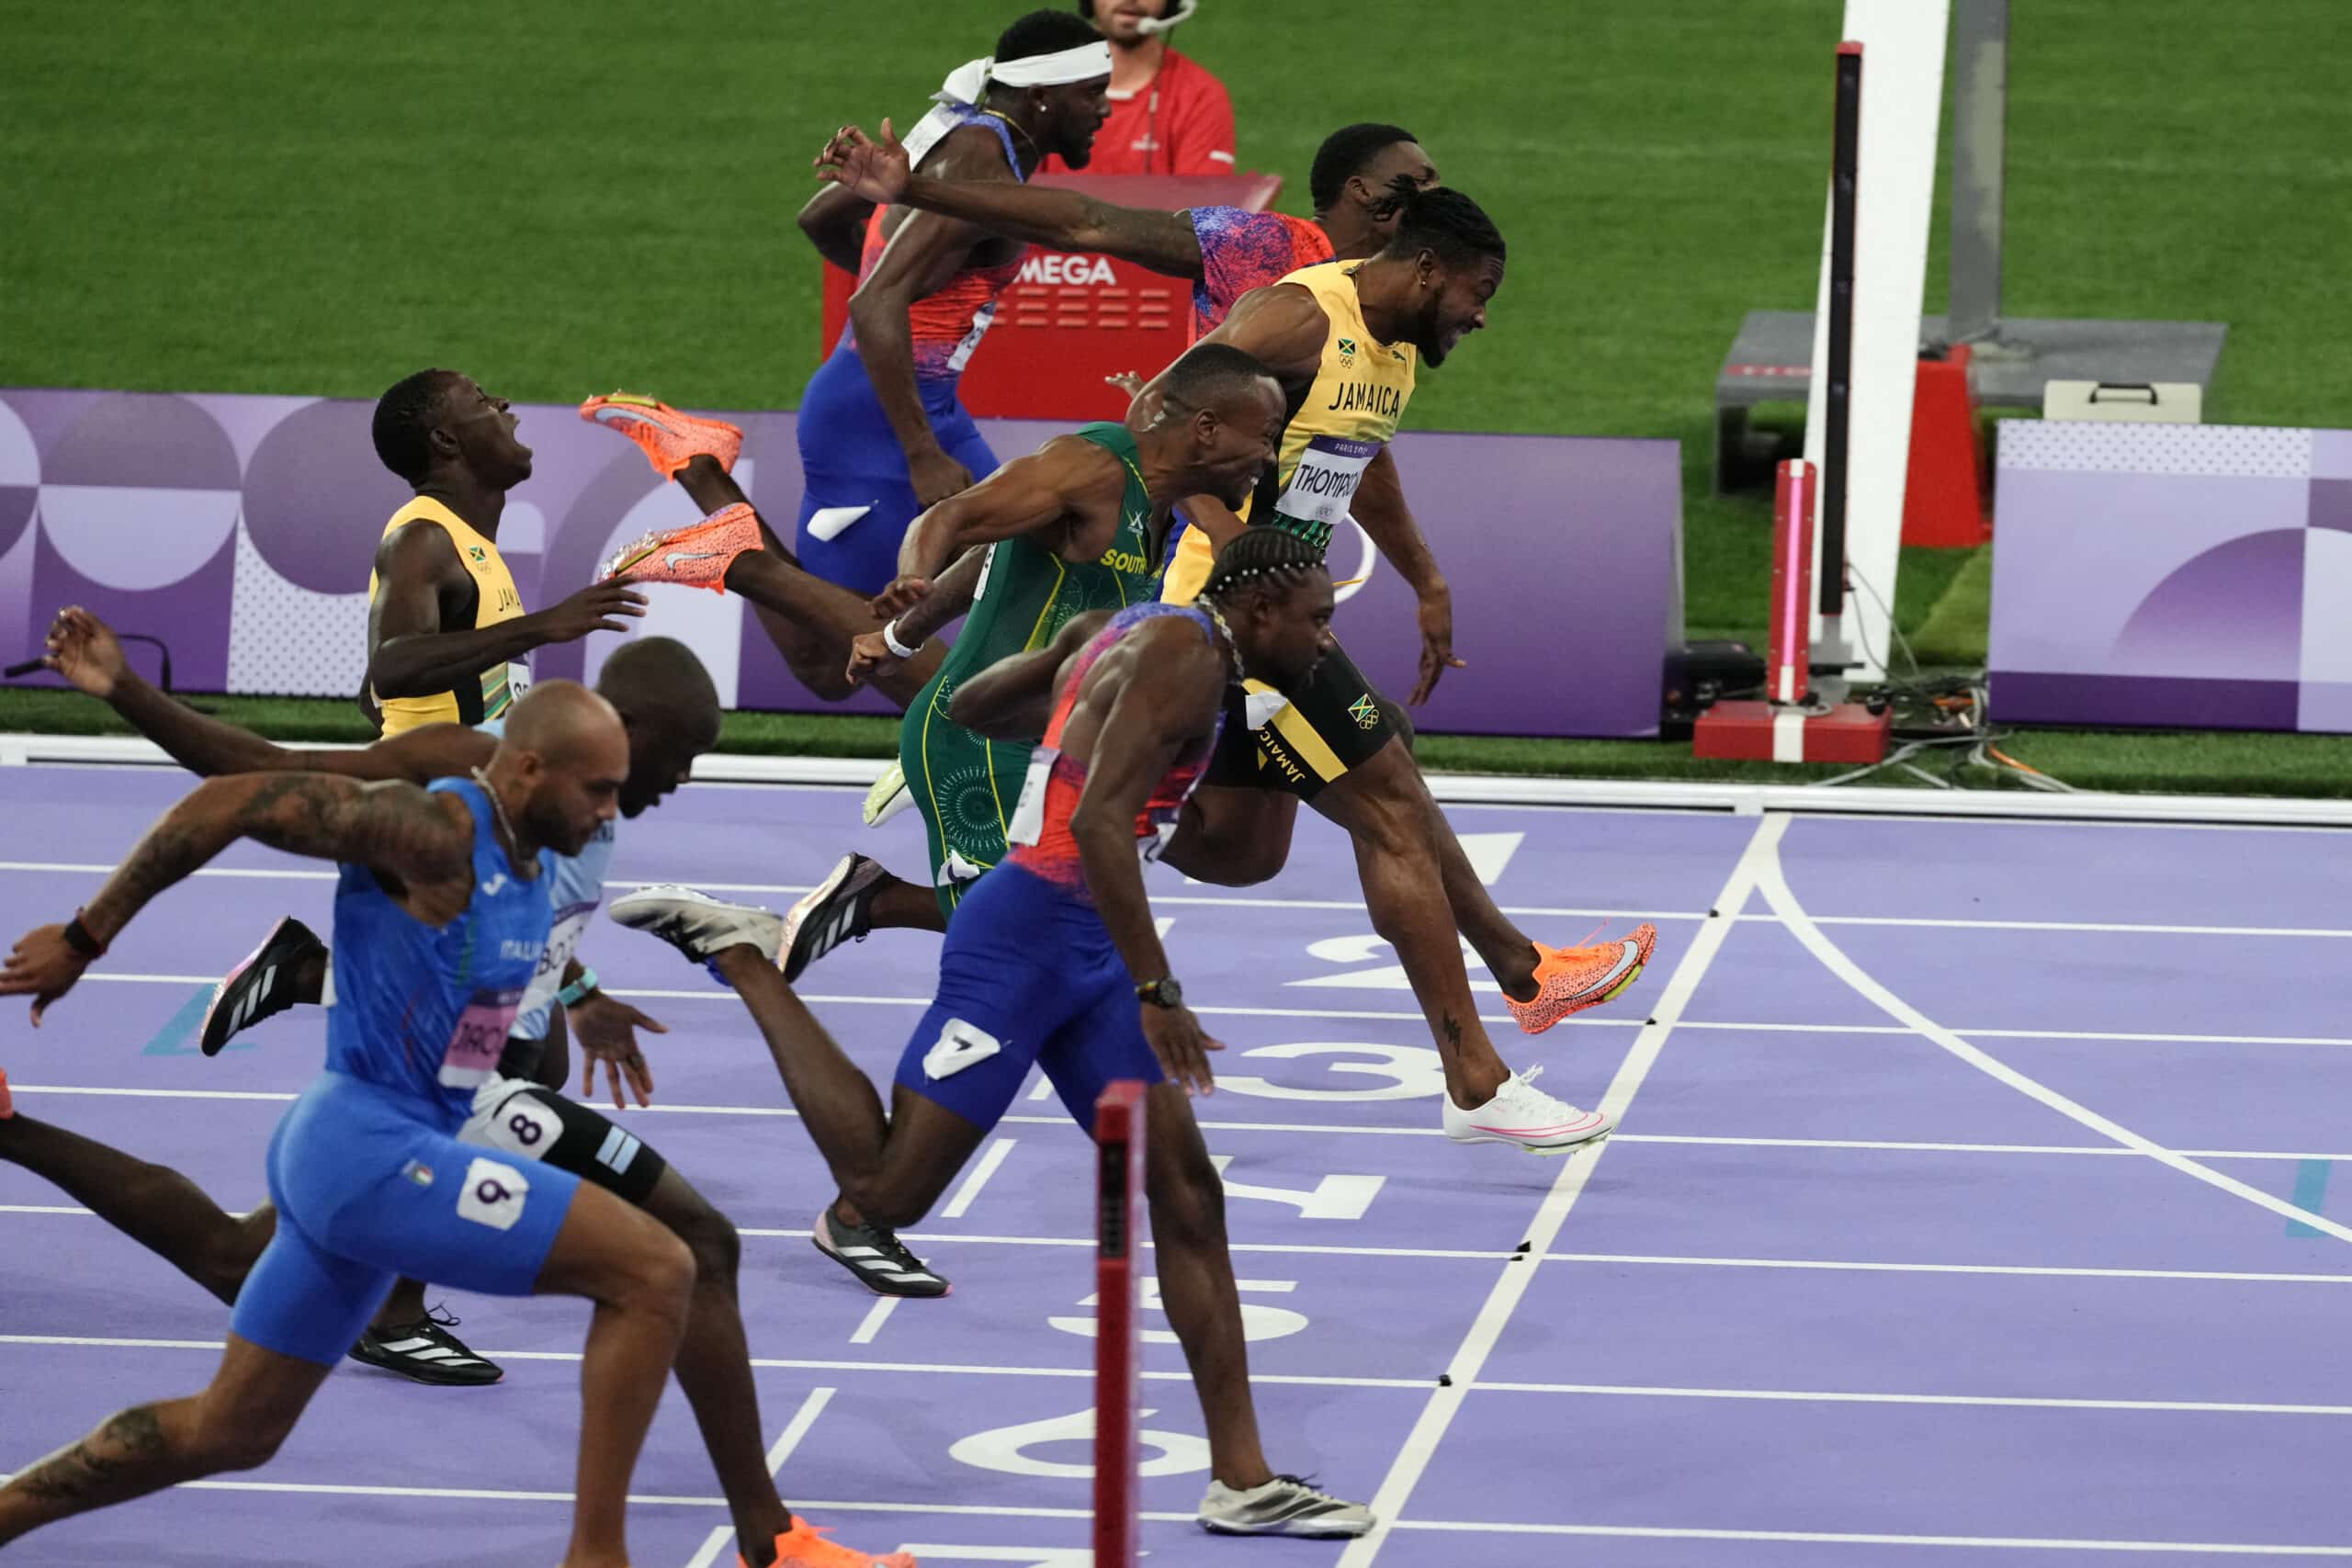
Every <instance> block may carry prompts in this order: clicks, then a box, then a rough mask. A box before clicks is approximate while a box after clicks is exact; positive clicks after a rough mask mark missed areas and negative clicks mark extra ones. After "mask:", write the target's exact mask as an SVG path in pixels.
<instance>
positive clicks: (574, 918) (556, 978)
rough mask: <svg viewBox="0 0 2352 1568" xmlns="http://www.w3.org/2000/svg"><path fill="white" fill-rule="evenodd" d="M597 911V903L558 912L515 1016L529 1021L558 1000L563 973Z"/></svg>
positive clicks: (575, 906)
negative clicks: (590, 919)
mask: <svg viewBox="0 0 2352 1568" xmlns="http://www.w3.org/2000/svg"><path fill="white" fill-rule="evenodd" d="M595 912H596V906H595V905H594V904H574V905H572V906H571V907H570V908H564V909H559V910H557V911H556V917H555V924H554V925H553V926H551V927H549V928H548V943H547V946H545V947H544V948H542V949H540V950H539V966H538V967H537V969H535V970H533V971H532V972H531V983H530V984H529V985H528V986H526V987H524V988H523V999H522V1001H521V1002H520V1003H519V1004H517V1005H516V1007H515V1014H516V1016H518V1017H521V1018H528V1017H530V1016H531V1015H532V1014H533V1013H535V1012H537V1011H538V1010H540V1009H541V1008H544V1007H546V1006H547V1005H548V1003H549V1002H552V1001H554V1000H555V994H556V993H557V992H558V991H560V990H561V989H563V972H564V970H565V969H567V968H568V967H570V966H571V955H572V954H573V953H576V952H578V951H579V949H580V938H581V936H582V934H583V933H584V932H585V931H587V930H588V917H589V916H591V915H593V914H594V913H595Z"/></svg>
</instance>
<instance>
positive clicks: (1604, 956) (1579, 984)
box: [1503, 923, 1657, 1034]
mask: <svg viewBox="0 0 2352 1568" xmlns="http://www.w3.org/2000/svg"><path fill="white" fill-rule="evenodd" d="M1656 947H1657V927H1656V926H1653V925H1649V924H1646V923H1645V924H1643V925H1640V926H1636V927H1635V928H1634V934H1633V935H1631V936H1629V937H1624V938H1623V939H1621V940H1619V941H1616V942H1598V943H1596V944H1594V945H1593V946H1590V947H1546V946H1544V944H1543V943H1542V942H1537V943H1536V944H1535V953H1536V964H1535V984H1536V987H1537V988H1536V992H1535V996H1534V998H1532V1000H1529V1001H1523V1002H1515V1001H1511V999H1510V998H1509V997H1505V998H1503V1000H1504V1001H1505V1002H1506V1003H1508V1004H1509V1005H1510V1011H1511V1016H1512V1017H1513V1018H1516V1019H1517V1020H1519V1027H1520V1031H1521V1032H1522V1033H1526V1034H1541V1033H1543V1032H1544V1031H1545V1030H1547V1029H1549V1028H1551V1027H1552V1026H1553V1025H1554V1024H1555V1023H1558V1022H1559V1021H1561V1020H1562V1019H1565V1018H1566V1017H1568V1016H1569V1015H1570V1014H1572V1013H1579V1012H1582V1011H1583V1010H1585V1009H1587V1008H1590V1007H1599V1006H1600V1004H1601V1003H1603V1002H1605V1001H1611V1000H1614V999H1615V998H1617V997H1618V996H1619V995H1620V994H1622V993H1623V991H1624V989H1625V987H1628V986H1630V985H1632V984H1633V983H1634V981H1635V980H1636V979H1638V978H1640V977H1641V973H1642V970H1643V968H1644V966H1645V965H1646V964H1648V963H1649V961H1650V953H1651V951H1652V950H1653V949H1655V948H1656Z"/></svg>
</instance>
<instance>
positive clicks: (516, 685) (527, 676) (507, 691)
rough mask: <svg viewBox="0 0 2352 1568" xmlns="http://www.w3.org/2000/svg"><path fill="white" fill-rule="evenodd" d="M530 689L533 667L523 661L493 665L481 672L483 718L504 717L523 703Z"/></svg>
mask: <svg viewBox="0 0 2352 1568" xmlns="http://www.w3.org/2000/svg"><path fill="white" fill-rule="evenodd" d="M530 689H531V667H530V666H529V665H527V664H526V663H524V662H523V661H522V660H519V659H518V660H515V661H514V662H513V663H510V664H493V665H492V666H491V667H490V668H489V669H487V670H485V671H482V672H481V716H482V717H483V718H485V719H492V718H503V717H504V716H505V715H506V710H507V709H508V708H511V707H513V706H514V705H515V704H516V703H518V702H520V701H522V699H523V694H524V693H526V692H527V691H529V690H530Z"/></svg>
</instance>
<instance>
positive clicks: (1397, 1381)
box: [0, 1269, 2352, 1540]
mask: <svg viewBox="0 0 2352 1568" xmlns="http://www.w3.org/2000/svg"><path fill="white" fill-rule="evenodd" d="M1524 1271H1525V1270H1518V1269H1514V1270H1513V1272H1514V1274H1517V1273H1520V1272H1524ZM893 1299H895V1298H893ZM0 1345H27V1346H40V1347H43V1348H82V1349H108V1350H113V1349H146V1350H218V1349H220V1344H219V1343H218V1342H211V1343H206V1342H203V1341H198V1340H175V1339H91V1338H76V1337H66V1336H58V1335H39V1334H6V1335H0ZM481 1353H482V1354H483V1355H485V1356H487V1357H489V1358H491V1359H493V1360H511V1361H577V1360H579V1359H580V1352H579V1351H577V1350H522V1351H517V1350H497V1349H490V1350H484V1351H482V1352H481ZM1457 1364H1458V1363H1457ZM752 1365H753V1366H754V1367H763V1368H769V1369H774V1370H781V1371H812V1370H814V1371H845V1372H913V1373H919V1374H922V1375H923V1376H926V1377H933V1376H940V1375H949V1376H977V1377H1015V1378H1064V1379H1078V1378H1091V1377H1092V1376H1093V1375H1094V1373H1093V1370H1092V1369H1091V1368H1088V1367H994V1366H977V1365H973V1364H970V1363H963V1362H928V1361H847V1360H833V1361H820V1360H776V1359H767V1358H763V1357H754V1358H753V1359H752ZM1143 1375H1144V1377H1145V1378H1146V1379H1147V1380H1148V1381H1150V1382H1190V1381H1191V1378H1192V1374H1191V1373H1190V1372H1188V1371H1148V1372H1146V1373H1144V1374H1143ZM1448 1375H1452V1374H1451V1372H1449V1374H1448ZM1252 1376H1253V1377H1254V1379H1255V1381H1257V1382H1261V1383H1282V1384H1286V1385H1291V1386H1296V1387H1305V1388H1397V1389H1423V1388H1427V1387H1429V1385H1430V1380H1429V1379H1427V1378H1389V1377H1344V1376H1340V1375H1338V1374H1329V1373H1304V1372H1302V1373H1273V1374H1269V1373H1263V1372H1259V1373H1253V1374H1252ZM834 1392H835V1391H834V1390H832V1389H830V1388H824V1389H818V1390H815V1391H813V1392H812V1393H810V1395H809V1399H808V1400H807V1401H806V1402H804V1403H803V1404H802V1405H801V1408H800V1410H799V1412H798V1413H797V1414H796V1415H795V1416H793V1419H792V1424H791V1425H790V1426H789V1427H786V1428H785V1432H784V1435H783V1436H782V1437H780V1438H777V1439H776V1443H775V1448H774V1449H772V1450H770V1452H769V1461H770V1463H769V1469H770V1470H771V1472H773V1471H776V1470H780V1469H782V1468H783V1460H784V1458H788V1457H789V1456H790V1454H791V1452H792V1450H793V1449H794V1448H795V1447H796V1446H797V1444H798V1443H799V1441H800V1439H801V1438H803V1437H805V1436H806V1435H807V1434H808V1430H809V1427H811V1426H812V1425H814V1424H815V1422H816V1419H817V1416H818V1415H819V1414H821V1413H822V1411H823V1409H824V1404H825V1401H826V1400H830V1399H831V1397H832V1395H833V1393H834ZM1438 1393H1441V1394H1445V1395H1449V1396H1453V1399H1454V1401H1455V1403H1459V1399H1460V1397H1461V1396H1462V1395H1465V1394H1468V1393H1541V1394H1554V1395H1576V1396H1583V1397H1595V1398H1602V1397H1605V1398H1626V1399H1715V1400H1748V1401H1753V1402H1758V1403H1762V1404H1939V1405H1971V1406H1983V1407H1986V1408H1990V1409H2002V1410H2012V1409H2013V1410H2127V1411H2154V1412H2166V1413H2170V1414H2175V1415H2180V1414H2192V1415H2193V1414H2206V1415H2222V1416H2352V1404H2267V1403H2254V1402H2242V1401H2222V1400H2200V1399H2095V1398H2073V1397H2069V1398H2057V1397H2042V1396H2035V1395H2026V1394H2018V1395H2010V1394H1968V1393H1864V1392H1847V1391H1841V1390H1835V1389H1781V1388H1686V1387H1681V1386H1679V1385H1675V1384H1660V1383H1574V1382H1516V1381H1509V1380H1506V1381H1500V1382H1493V1381H1487V1380H1476V1381H1472V1382H1463V1381H1461V1380H1460V1379H1456V1380H1455V1382H1454V1385H1453V1387H1452V1388H1444V1389H1440V1390H1439V1391H1438ZM820 1394H821V1395H822V1396H823V1397H822V1398H819V1397H818V1396H819V1395H820ZM812 1406H813V1408H812ZM779 1456H781V1457H779ZM1379 1511H1380V1512H1381V1514H1382V1517H1384V1518H1388V1517H1391V1516H1390V1514H1389V1512H1388V1511H1387V1510H1385V1509H1383V1510H1379ZM1365 1539H1367V1540H1369V1539H1370V1538H1369V1537H1366V1538H1365Z"/></svg>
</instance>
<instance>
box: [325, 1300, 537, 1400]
mask: <svg viewBox="0 0 2352 1568" xmlns="http://www.w3.org/2000/svg"><path fill="white" fill-rule="evenodd" d="M457 1326H458V1317H457V1314H455V1313H450V1312H428V1313H426V1314H424V1316H423V1317H420V1318H418V1319H417V1320H416V1321H415V1322H414V1323H402V1324H397V1325H393V1326H392V1327H390V1328H369V1329H368V1330H367V1331H366V1332H365V1333H363V1334H361V1335H360V1336H359V1343H358V1344H356V1345H354V1346H353V1347H352V1348H351V1359H353V1360H355V1361H365V1362H366V1363H367V1364H368V1365H369V1366H371V1367H381V1368H382V1369H383V1370H384V1371H388V1372H398V1373H400V1375H401V1376H402V1377H404V1378H407V1379H409V1380H410V1381H411V1382H429V1383H435V1384H440V1385H443V1386H447V1387H462V1388H479V1387H481V1385H482V1384H484V1383H493V1382H497V1381H498V1380H499V1379H501V1378H503V1377H504V1376H505V1375H506V1374H505V1372H504V1371H501V1370H500V1368H499V1366H498V1364H497V1363H496V1362H494V1361H485V1360H483V1359H481V1357H480V1356H477V1355H475V1354H474V1353H473V1352H472V1351H471V1350H469V1349H467V1348H465V1346H464V1345H463V1344H461V1343H460V1342H459V1341H458V1337H457V1336H456V1335H454V1334H452V1333H450V1332H449V1330H451V1329H453V1328H455V1327H457Z"/></svg>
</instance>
